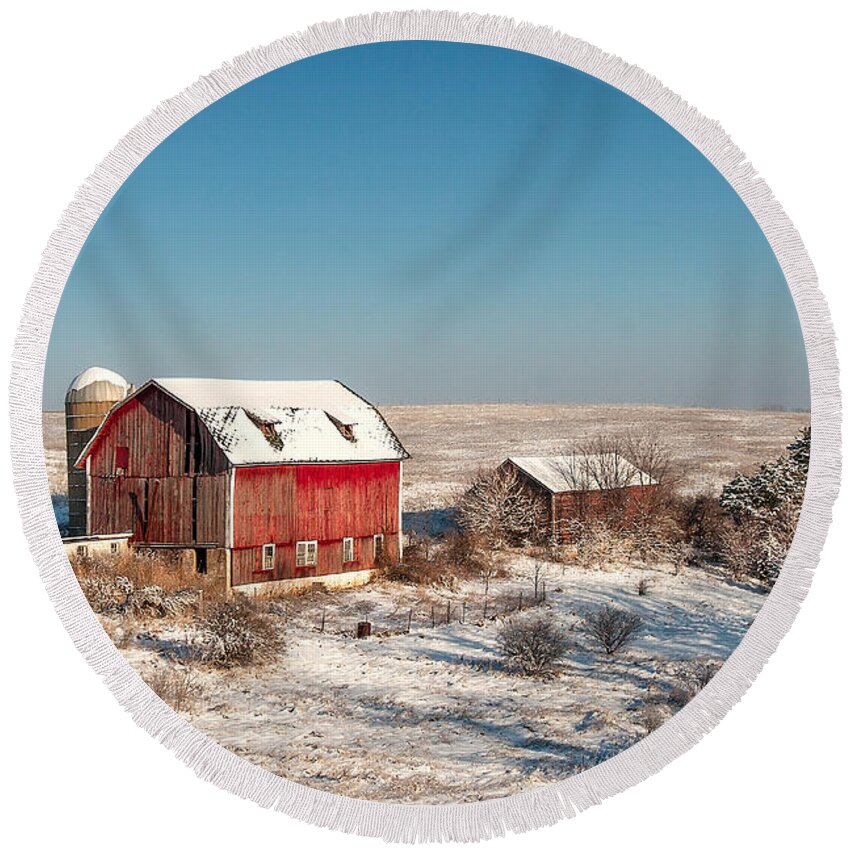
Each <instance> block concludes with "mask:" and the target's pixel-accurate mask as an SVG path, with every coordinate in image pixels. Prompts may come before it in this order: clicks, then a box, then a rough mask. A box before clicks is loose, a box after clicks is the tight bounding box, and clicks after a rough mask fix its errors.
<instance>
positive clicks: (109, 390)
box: [65, 366, 133, 402]
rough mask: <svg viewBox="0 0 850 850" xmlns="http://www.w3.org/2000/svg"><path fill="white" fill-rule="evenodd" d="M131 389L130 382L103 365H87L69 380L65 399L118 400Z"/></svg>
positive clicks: (125, 395)
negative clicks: (87, 366) (69, 383)
mask: <svg viewBox="0 0 850 850" xmlns="http://www.w3.org/2000/svg"><path fill="white" fill-rule="evenodd" d="M132 391H133V386H132V384H130V382H129V381H128V380H127V379H126V378H124V377H122V376H121V375H119V374H118V373H117V372H113V371H112V370H111V369H105V368H104V367H103V366H89V368H88V369H85V370H83V371H82V372H80V374H79V375H77V377H76V378H74V380H73V381H71V386H70V387H68V392H67V393H66V395H65V401H67V402H75V401H120V400H121V399H122V398H126V397H127V396H128V395H129V394H130V393H131V392H132Z"/></svg>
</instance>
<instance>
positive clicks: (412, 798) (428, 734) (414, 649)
mask: <svg viewBox="0 0 850 850" xmlns="http://www.w3.org/2000/svg"><path fill="white" fill-rule="evenodd" d="M509 568H510V574H509V576H508V577H507V578H504V579H500V580H497V581H494V582H493V583H491V587H490V597H489V599H490V601H489V606H490V607H489V614H488V619H487V620H482V617H481V615H482V613H483V592H484V588H483V584H482V583H480V582H467V583H462V584H460V585H458V586H457V587H456V588H455V589H454V591H453V592H451V593H448V592H446V593H438V592H436V591H433V590H430V591H423V590H421V589H417V588H413V587H409V586H406V585H397V584H389V583H387V582H384V581H380V582H376V583H373V584H372V585H369V586H367V587H365V588H362V589H359V590H349V591H342V592H336V593H316V594H309V595H307V596H302V597H297V598H294V599H291V600H290V601H288V602H285V603H281V605H282V607H281V609H280V616H281V617H284V618H285V621H286V634H287V649H286V652H285V653H284V654H283V655H282V656H281V657H280V659H279V660H278V661H276V662H274V663H272V664H271V665H269V666H267V667H265V668H262V669H259V670H251V671H243V672H240V671H236V670H232V671H228V672H214V671H211V670H208V669H207V670H202V672H200V673H198V674H197V675H198V676H199V680H198V681H199V682H200V684H201V685H202V687H203V690H204V696H203V698H202V699H200V700H199V701H198V704H197V706H196V707H195V709H194V710H193V711H192V712H191V713H190V717H191V720H192V722H193V723H194V724H195V725H196V726H198V728H200V729H201V730H203V731H204V732H206V733H207V734H209V735H210V736H211V737H213V738H214V739H215V740H216V741H218V742H219V743H221V744H223V745H224V746H226V747H227V748H228V749H231V750H232V751H234V752H236V753H238V754H240V755H242V756H244V757H245V758H247V759H249V760H251V761H252V762H255V763H257V764H259V765H261V766H263V767H265V768H267V769H269V770H271V771H273V772H275V773H278V774H280V775H282V776H285V777H287V778H289V779H293V780H295V781H298V782H303V783H305V784H307V785H310V786H313V787H316V788H320V789H324V790H327V791H333V792H335V793H339V794H344V795H350V796H355V797H361V798H367V799H374V800H388V801H409V802H425V803H438V802H457V801H462V800H463V801H469V800H480V799H487V798H492V797H498V796H502V795H505V794H511V793H514V792H516V791H519V790H523V789H527V788H531V787H534V786H536V785H539V784H540V783H544V782H551V781H554V780H558V779H563V778H564V777H566V776H569V775H571V774H572V773H574V772H576V771H580V770H582V769H585V768H586V767H588V766H591V765H593V764H595V763H596V762H597V761H599V760H601V759H604V758H606V757H608V756H610V755H613V754H615V753H616V752H617V751H619V750H620V749H621V748H623V747H625V746H628V745H629V744H630V743H632V742H634V741H635V740H637V739H638V738H640V737H642V736H643V735H645V734H646V733H647V726H646V720H645V709H644V706H645V704H646V702H647V701H652V699H653V698H654V697H657V696H659V695H660V696H662V697H663V696H664V695H665V694H667V693H669V691H670V689H671V688H673V687H675V686H676V685H677V683H678V681H679V676H678V674H677V667H678V666H679V665H680V664H681V662H682V661H684V660H687V659H717V660H718V661H722V660H723V659H725V658H726V657H727V656H728V655H729V654H730V652H731V651H732V650H733V649H734V648H735V646H736V645H737V644H738V642H739V640H740V638H741V636H742V635H743V634H744V632H745V631H746V629H747V628H748V626H749V625H750V623H751V622H752V619H753V618H754V616H755V615H756V613H757V611H758V609H759V607H760V605H761V603H762V602H763V600H764V598H765V597H764V595H763V594H761V593H759V592H757V591H755V590H753V589H750V588H747V587H743V586H740V585H736V584H733V583H730V582H728V581H726V580H724V579H722V578H721V577H719V576H717V575H714V574H712V573H711V572H708V571H703V570H696V569H693V568H686V569H683V570H681V571H680V572H679V574H678V575H676V574H674V573H673V571H672V569H670V568H663V567H659V568H656V569H646V568H642V569H635V568H618V569H612V570H610V571H606V570H593V571H591V570H586V569H580V568H577V567H575V566H564V565H561V564H547V565H546V566H545V568H544V573H543V575H544V577H545V580H546V601H545V603H543V605H542V607H541V608H538V609H536V610H538V611H539V610H543V611H545V614H546V616H547V617H549V618H551V619H552V620H553V621H554V622H556V623H557V624H558V625H559V626H561V627H562V628H564V629H565V630H566V631H567V633H568V635H569V638H570V650H569V652H568V654H567V657H566V659H565V661H564V662H563V664H562V666H561V668H560V671H559V673H558V675H556V676H555V677H554V678H552V679H551V680H540V679H529V678H524V677H521V676H518V675H515V674H513V673H511V672H508V671H506V670H505V669H503V667H502V664H501V662H500V659H499V654H498V650H497V645H496V634H497V631H498V628H499V626H500V624H501V622H502V621H503V619H504V618H503V617H502V616H497V617H495V618H493V619H491V618H490V617H491V616H492V614H493V613H494V612H495V611H499V610H501V606H502V605H503V604H504V602H505V600H507V601H509V602H510V603H511V604H512V605H516V603H517V600H518V595H519V593H520V592H523V593H524V597H525V600H526V605H527V603H528V600H530V599H531V597H532V594H533V590H532V587H533V579H532V572H533V566H532V562H531V561H530V559H527V558H524V557H521V556H513V559H512V562H511V564H510V565H509ZM647 576H648V577H649V578H650V579H651V586H650V588H649V592H648V593H647V594H646V595H644V596H640V595H638V592H637V585H638V582H639V580H640V579H641V578H645V577H647ZM464 601H465V602H466V603H467V608H466V616H465V621H466V622H465V623H461V622H459V620H460V619H461V617H462V612H463V602H464ZM606 602H613V603H614V604H616V605H618V606H620V607H623V608H627V609H629V610H631V611H635V612H638V613H639V614H640V615H641V616H642V617H643V618H644V620H645V629H644V632H643V633H642V634H641V636H640V637H639V638H638V640H637V641H636V642H635V643H634V644H633V645H632V646H631V647H629V648H627V649H625V650H623V651H622V653H621V654H618V655H615V656H613V657H612V658H607V657H606V656H605V655H604V654H603V653H601V652H600V651H598V650H597V649H595V648H594V646H593V642H592V640H591V639H590V638H589V636H588V635H586V634H585V633H584V632H583V630H582V627H581V615H582V613H583V611H585V610H587V609H592V608H594V607H596V606H598V605H601V604H603V603H606ZM447 604H448V606H450V609H451V610H450V613H449V614H448V616H449V617H450V619H451V624H450V625H445V619H446V616H447ZM432 605H433V609H432ZM432 610H433V611H434V619H435V621H436V624H435V625H434V626H432ZM411 612H412V613H413V616H412V628H411V632H410V634H405V633H404V632H405V630H406V626H407V619H408V616H409V614H410V613H411ZM323 614H324V623H325V626H324V628H325V631H324V632H321V631H320V630H321V628H322V619H323ZM524 615H525V616H527V615H528V612H526V613H525V614H524ZM510 616H523V615H519V614H517V613H514V614H513V615H510ZM364 619H365V620H369V621H370V622H371V623H372V624H373V637H372V638H370V639H367V640H355V639H354V638H353V632H354V629H355V626H356V623H357V621H358V620H364ZM185 639H186V633H185V631H184V630H181V628H178V627H174V626H171V627H165V628H164V629H163V630H162V632H157V633H155V634H154V635H148V637H147V640H144V641H142V642H139V641H136V642H135V643H134V644H133V645H131V646H130V647H129V648H126V649H125V650H124V652H125V654H126V656H127V658H128V660H129V661H130V662H131V663H132V664H133V666H134V667H135V668H136V669H137V670H139V672H140V673H141V674H142V675H143V676H144V677H145V678H150V677H151V676H153V675H154V674H155V672H156V670H157V669H159V668H162V667H163V666H169V665H174V664H175V662H174V661H172V660H169V659H168V658H167V656H168V651H167V650H168V648H173V647H174V645H175V644H177V645H179V644H180V643H181V641H185ZM163 650H165V651H163ZM193 667H194V665H193ZM662 702H663V700H662Z"/></svg>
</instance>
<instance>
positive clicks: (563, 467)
mask: <svg viewBox="0 0 850 850" xmlns="http://www.w3.org/2000/svg"><path fill="white" fill-rule="evenodd" d="M508 460H509V461H510V462H511V463H512V464H513V465H514V466H516V467H517V468H518V469H520V470H522V471H523V472H524V473H525V474H526V475H529V476H530V477H531V478H533V479H534V480H535V481H537V482H538V483H539V484H542V485H543V486H544V487H545V488H546V489H547V490H549V491H550V492H551V493H570V492H577V491H585V490H607V489H611V488H612V487H636V486H649V485H652V484H657V483H658V482H657V481H655V479H653V478H651V477H650V476H649V475H647V474H646V473H645V472H642V471H641V470H640V469H638V468H637V467H636V466H635V465H634V464H633V463H631V462H629V461H628V460H626V458H624V457H623V456H622V455H619V454H616V453H613V452H611V453H608V454H596V455H575V454H573V455H553V456H550V457H509V458H508Z"/></svg>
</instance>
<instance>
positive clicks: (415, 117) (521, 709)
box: [43, 41, 811, 804]
mask: <svg viewBox="0 0 850 850" xmlns="http://www.w3.org/2000/svg"><path fill="white" fill-rule="evenodd" d="M808 375H809V373H808V368H807V362H806V353H805V348H804V344H803V335H802V333H801V328H800V323H799V320H798V316H797V312H796V310H795V306H794V302H793V300H792V297H791V293H790V290H789V287H788V284H787V282H786V279H785V277H784V276H783V273H782V270H781V269H780V265H779V263H778V262H777V258H776V256H775V255H774V252H773V251H772V250H771V247H770V245H769V244H768V241H767V239H766V238H765V235H764V233H763V232H762V230H761V229H760V227H759V226H758V224H757V223H756V221H755V219H754V218H753V216H752V214H751V213H750V211H749V209H748V207H747V205H746V204H745V203H744V202H743V201H742V200H741V198H740V197H739V196H738V194H737V193H736V192H735V190H734V189H733V188H732V186H731V185H730V184H729V182H727V180H726V179H725V178H724V177H723V176H722V175H721V173H720V172H719V171H718V170H717V168H716V167H715V166H714V165H712V163H711V162H710V161H709V160H708V159H707V158H706V157H705V156H704V155H703V154H702V153H700V151H699V150H697V149H696V148H695V147H694V146H693V145H692V144H691V143H690V142H689V141H687V140H686V139H685V138H684V137H683V136H682V135H681V134H680V133H679V132H677V131H676V130H675V129H673V128H672V127H671V126H670V124H668V123H666V122H665V121H664V120H662V119H661V118H660V117H658V115H656V114H655V113H654V112H653V111H651V110H650V109H648V108H647V107H645V106H643V105H641V104H640V103H639V102H638V101H637V100H635V99H633V98H631V97H629V96H628V95H626V94H624V93H623V92H621V91H620V90H618V89H617V88H614V87H613V86H610V85H608V84H606V83H604V82H602V81H600V80H599V79H597V78H595V77H593V76H590V75H588V74H586V73H583V72H581V71H579V70H576V69H573V68H571V67H569V66H567V65H564V64H561V63H559V62H556V61H552V60H550V59H546V58H542V57H540V56H536V55H532V54H528V53H523V52H519V51H516V50H510V49H506V48H502V47H492V46H486V45H481V44H471V43H460V42H448V41H445V42H443V41H403V42H402V41H384V42H380V43H372V44H366V45H361V46H356V47H348V48H344V49H338V50H333V51H331V52H327V53H323V54H320V55H316V56H313V57H311V58H306V59H302V60H301V61H296V62H293V63H291V64H288V65H286V66H284V67H281V68H279V69H278V70H276V71H272V72H270V73H266V74H264V75H263V76H260V77H258V78H257V79H254V80H253V81H252V82H250V83H247V84H245V85H243V86H241V87H239V88H237V89H236V90H235V91H232V92H231V93H230V94H227V95H226V96H224V97H221V98H220V99H219V100H217V101H216V102H214V103H212V104H211V105H209V106H208V107H207V108H205V109H203V110H202V111H200V112H198V113H197V114H196V115H195V116H194V117H192V118H191V119H189V120H188V121H186V122H185V123H184V124H182V126H179V128H178V129H176V130H175V131H174V132H173V133H171V135H169V136H168V137H167V138H166V139H165V140H164V141H163V142H162V143H161V144H160V145H159V146H157V147H156V148H155V149H154V150H153V151H152V152H151V153H150V155H148V156H147V157H146V158H145V159H144V160H143V161H142V162H141V164H140V165H139V166H138V167H137V168H136V169H135V170H134V171H133V173H132V174H131V176H130V177H129V178H128V179H127V180H126V181H125V182H124V184H123V185H122V186H121V188H120V190H119V191H118V192H117V193H116V194H115V195H114V197H113V198H112V199H111V201H110V202H109V204H108V205H107V206H106V208H105V210H104V211H103V213H102V215H100V217H99V219H98V220H97V222H96V224H95V225H94V227H93V228H92V229H91V232H90V235H89V236H88V239H87V240H86V242H85V244H84V247H83V249H82V250H81V252H80V253H79V256H78V257H77V258H76V261H75V263H74V266H73V270H72V272H71V274H70V277H69V278H68V281H67V284H66V287H65V290H64V294H63V295H62V299H61V303H60V304H59V308H58V311H57V313H56V318H55V323H54V326H53V330H52V335H51V338H50V346H49V353H48V359H47V365H46V370H45V377H44V388H43V422H44V449H45V456H46V464H47V474H48V477H49V485H50V492H51V496H52V500H53V506H54V511H55V517H56V523H57V525H58V528H59V531H60V533H61V537H62V541H63V545H64V549H65V553H66V554H67V557H68V559H69V562H70V564H71V566H72V567H73V571H74V574H75V576H76V579H77V581H78V582H79V585H80V588H81V589H82V592H83V593H84V594H85V598H86V599H87V600H88V602H89V604H90V606H91V608H92V610H93V612H94V614H95V615H96V617H97V620H98V621H99V623H100V625H101V626H102V627H103V630H104V631H105V633H106V634H107V635H108V636H109V638H110V639H111V640H112V642H113V643H114V644H115V646H116V647H117V649H118V651H119V652H120V653H121V655H122V656H123V658H124V659H125V660H126V662H127V663H128V664H129V665H130V666H131V667H132V668H133V669H134V670H135V671H137V672H138V674H139V675H140V676H141V677H142V679H143V680H144V681H145V682H146V683H147V685H148V686H149V687H150V689H151V690H152V691H153V692H155V693H156V694H157V695H158V696H159V697H160V698H161V699H162V700H163V701H164V702H165V703H167V704H168V705H170V706H171V707H172V708H173V709H174V710H175V711H176V712H178V713H179V715H181V716H182V717H183V718H184V719H186V720H187V721H188V722H189V723H191V724H192V725H193V726H194V727H196V728H197V729H198V730H200V731H201V732H203V733H205V735H207V736H209V738H211V739H212V740H213V741H215V742H217V743H218V744H220V745H221V746H222V747H224V748H225V749H226V750H229V751H230V752H232V753H234V754H236V755H238V756H240V757H241V758H243V759H245V760H247V761H248V762H250V763H252V764H253V765H256V766H259V767H261V768H264V769H266V770H267V771H270V772H271V773H272V774H275V775H277V776H279V777H283V778H285V779H288V780H292V781H294V782H297V783H300V784H301V785H304V786H307V787H308V788H312V789H318V790H321V791H328V792H332V793H334V794H339V795H343V796H344V797H349V798H356V799H359V800H368V801H381V802H390V803H405V804H442V803H464V802H472V801H484V800H486V801H491V800H494V799H498V798H503V797H506V796H508V795H513V794H516V793H518V792H523V791H528V790H530V789H539V788H541V787H543V786H546V785H547V784H551V783H555V782H558V781H560V780H564V779H567V778H569V777H571V776H575V775H576V774H579V773H581V772H583V771H586V770H588V769H590V768H592V767H594V766H596V765H599V764H601V763H603V762H605V761H606V760H607V759H609V758H611V757H613V756H615V755H617V754H618V753H621V752H623V751H624V750H626V749H628V748H629V747H631V746H632V745H634V744H636V743H638V742H640V741H641V740H642V739H643V738H644V737H646V736H647V735H649V734H651V733H652V732H653V731H654V730H656V729H659V728H660V727H662V726H663V724H665V723H666V722H667V721H668V720H669V719H670V718H671V717H673V716H674V715H675V714H676V712H678V711H679V710H680V709H682V708H684V707H685V706H686V705H687V704H688V702H689V701H691V700H692V699H694V698H695V697H696V696H697V695H698V694H699V693H700V691H701V690H702V689H704V688H707V687H711V680H712V677H713V676H714V675H715V674H716V673H717V671H718V670H719V669H720V668H721V666H722V665H723V663H724V661H725V660H726V659H727V658H728V657H729V655H730V654H731V653H732V652H733V651H734V650H735V648H736V647H737V646H738V644H739V642H740V641H741V639H742V638H743V636H744V635H745V633H746V632H747V630H748V628H749V627H750V626H751V625H752V623H753V621H754V618H756V616H757V614H758V612H759V610H760V608H761V607H762V605H763V603H764V602H765V601H766V600H767V599H768V595H769V594H770V591H771V588H772V586H773V584H774V582H775V581H776V579H777V576H778V574H779V571H780V569H781V567H782V564H783V561H784V559H785V556H786V553H787V551H788V549H789V547H790V545H791V542H792V539H793V537H794V533H795V528H796V525H797V520H798V517H799V514H800V510H801V506H802V502H803V495H804V492H805V488H806V478H807V472H808V464H809V446H810V434H811V432H810V427H809V424H810V416H809V409H810V394H809V377H808ZM63 564H64V561H63Z"/></svg>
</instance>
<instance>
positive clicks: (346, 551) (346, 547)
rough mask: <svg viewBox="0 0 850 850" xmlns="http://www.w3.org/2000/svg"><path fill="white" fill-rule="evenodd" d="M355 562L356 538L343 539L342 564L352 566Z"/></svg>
mask: <svg viewBox="0 0 850 850" xmlns="http://www.w3.org/2000/svg"><path fill="white" fill-rule="evenodd" d="M353 560H354V538H353V537H343V538H342V562H343V564H350V563H351V562H352V561H353Z"/></svg>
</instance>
